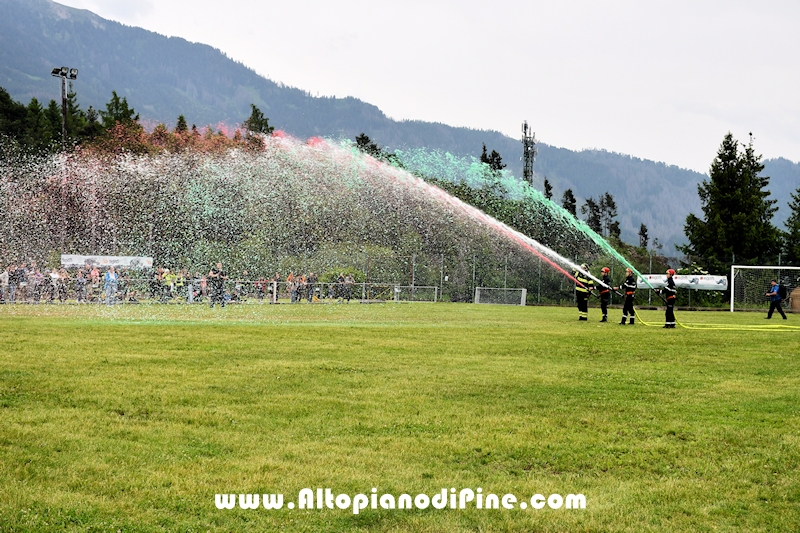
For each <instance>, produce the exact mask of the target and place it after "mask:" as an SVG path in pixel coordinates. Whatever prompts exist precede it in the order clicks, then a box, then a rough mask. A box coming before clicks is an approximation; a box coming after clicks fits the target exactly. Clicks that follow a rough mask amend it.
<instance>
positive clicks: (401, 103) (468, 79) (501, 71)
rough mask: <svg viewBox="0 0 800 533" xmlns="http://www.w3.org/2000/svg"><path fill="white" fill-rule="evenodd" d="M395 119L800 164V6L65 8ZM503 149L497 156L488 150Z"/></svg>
mask: <svg viewBox="0 0 800 533" xmlns="http://www.w3.org/2000/svg"><path fill="white" fill-rule="evenodd" d="M59 3H62V4H65V5H69V6H72V7H78V8H83V9H89V10H91V11H93V12H94V13H97V14H98V15H100V16H102V17H104V18H108V19H111V20H116V21H119V22H122V23H124V24H128V25H131V26H139V27H142V28H145V29H148V30H151V31H155V32H158V33H161V34H163V35H169V36H179V37H183V38H185V39H188V40H189V41H194V42H201V43H205V44H209V45H211V46H214V47H216V48H219V49H220V50H222V51H223V52H225V53H226V54H227V55H228V56H229V57H231V58H233V59H235V60H237V61H240V62H242V63H244V64H245V65H247V66H248V67H250V68H252V69H254V70H255V71H256V72H258V73H259V74H261V75H263V76H265V77H268V78H270V79H272V80H275V81H278V82H283V83H284V84H286V85H290V86H294V87H298V88H301V89H304V90H306V91H309V92H310V93H311V94H314V95H317V94H319V95H320V96H323V95H327V96H331V95H333V96H337V97H344V96H355V97H357V98H360V99H361V100H364V101H366V102H369V103H371V104H374V105H376V106H378V107H379V108H380V109H381V110H383V111H384V112H385V113H386V114H387V115H388V116H390V117H391V118H394V119H418V120H425V121H433V122H443V123H445V124H449V125H452V126H466V127H470V128H478V129H492V130H498V131H501V132H503V133H505V134H507V135H510V136H512V137H515V138H516V137H519V136H520V127H521V123H522V121H523V120H527V121H528V123H529V124H530V125H531V126H532V128H533V130H534V131H535V132H536V136H537V138H538V139H539V140H541V141H543V142H545V143H547V144H550V145H554V146H561V147H565V148H570V149H573V150H580V149H583V148H603V149H606V150H610V151H615V152H622V153H625V154H630V155H633V156H636V157H641V158H645V159H653V160H656V161H663V162H666V163H668V164H673V165H678V166H681V167H684V168H690V169H694V170H698V171H700V172H707V171H708V167H709V165H710V163H711V161H712V160H713V158H714V156H715V155H716V151H717V149H718V148H719V145H720V143H721V142H722V138H723V136H724V135H725V134H726V133H727V132H728V131H730V132H732V133H733V135H734V137H736V138H737V139H739V140H740V141H746V140H747V138H748V134H749V133H750V132H752V133H753V135H754V138H755V148H756V152H757V153H761V154H763V155H764V157H765V158H773V157H786V158H787V159H790V160H792V161H795V162H797V161H800V2H798V1H796V0H792V1H769V0H767V1H759V2H753V1H748V2H743V1H730V0H728V1H703V0H696V1H689V2H683V1H678V2H670V3H658V5H655V4H656V3H654V2H641V1H630V2H621V1H605V2H589V1H586V2H552V1H548V2H542V1H538V0H535V1H533V0H528V1H522V0H517V1H510V0H493V1H491V2H488V1H486V2H478V1H471V0H460V1H456V0H452V1H451V0H424V1H423V0H378V1H374V0H373V1H369V2H368V1H361V0H339V1H338V2H331V1H324V0H306V1H303V2H297V1H293V0H284V1H280V2H279V1H273V0H228V1H224V0H216V1H209V0H157V1H156V0H60V1H59ZM490 148H491V147H490Z"/></svg>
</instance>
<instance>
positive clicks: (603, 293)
mask: <svg viewBox="0 0 800 533" xmlns="http://www.w3.org/2000/svg"><path fill="white" fill-rule="evenodd" d="M600 272H602V273H603V284H602V285H601V286H600V309H601V310H602V311H603V318H602V319H600V322H608V304H609V303H611V278H610V277H609V273H610V272H611V270H610V269H609V268H608V267H603V268H602V269H601V270H600Z"/></svg>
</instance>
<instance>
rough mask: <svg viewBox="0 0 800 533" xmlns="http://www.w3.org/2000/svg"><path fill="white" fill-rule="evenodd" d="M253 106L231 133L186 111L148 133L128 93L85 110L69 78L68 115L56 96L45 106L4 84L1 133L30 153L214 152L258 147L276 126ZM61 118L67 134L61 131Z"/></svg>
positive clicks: (0, 92) (114, 95) (0, 93)
mask: <svg viewBox="0 0 800 533" xmlns="http://www.w3.org/2000/svg"><path fill="white" fill-rule="evenodd" d="M250 107H251V114H250V116H249V117H248V118H247V119H245V120H244V121H243V122H242V128H241V129H237V130H235V131H234V132H233V135H232V136H228V135H227V134H226V133H225V132H223V131H214V129H213V128H211V127H205V128H203V129H202V130H201V129H199V128H198V127H197V126H196V125H195V124H192V126H191V127H189V125H188V122H187V121H186V117H184V116H183V115H179V116H178V118H177V121H176V125H175V128H173V129H172V130H171V131H170V130H169V129H168V128H167V126H166V125H165V124H163V123H161V124H158V125H157V126H156V127H155V128H154V129H153V131H152V132H147V131H145V129H144V127H143V126H142V124H141V123H140V122H139V114H138V113H137V112H136V110H135V109H134V108H133V107H132V106H131V105H130V104H129V103H128V100H127V98H126V97H124V96H123V97H120V96H119V95H118V94H117V92H116V91H112V92H111V98H110V99H109V101H108V103H106V105H105V109H101V110H97V109H94V108H93V107H92V106H89V108H88V109H87V110H83V109H81V108H80V105H79V104H78V101H77V95H76V93H75V91H74V90H73V88H72V84H71V83H70V85H69V91H68V92H67V99H66V114H64V113H63V110H62V106H61V105H60V104H58V103H57V102H56V101H55V100H50V102H49V103H48V104H47V106H43V105H42V103H41V102H39V100H38V99H36V98H32V99H31V101H30V102H29V103H28V104H27V105H25V104H24V103H22V102H17V101H14V99H13V98H11V95H10V94H9V93H8V91H6V90H5V89H4V88H2V87H0V135H3V136H5V137H6V138H8V139H11V140H12V141H13V142H15V143H16V144H17V145H18V146H19V147H20V148H22V149H23V150H28V151H32V152H41V151H49V152H55V151H58V150H61V149H62V148H63V147H66V148H68V149H73V148H76V147H85V148H90V149H94V150H98V151H103V152H112V153H118V152H121V151H127V152H132V153H157V152H159V151H164V150H169V151H180V150H183V149H189V148H195V149H198V150H202V151H213V150H223V149H227V148H231V147H234V146H244V147H249V148H258V147H259V146H260V143H261V141H260V137H259V136H258V135H256V134H269V133H272V131H273V129H274V128H273V127H272V126H270V125H269V119H268V118H267V117H265V116H264V114H263V112H262V111H261V110H260V109H258V107H256V106H255V105H254V104H251V105H250ZM62 123H63V125H64V128H63V129H64V130H65V131H66V138H64V137H63V135H62Z"/></svg>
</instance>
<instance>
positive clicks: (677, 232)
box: [0, 0, 800, 252]
mask: <svg viewBox="0 0 800 533" xmlns="http://www.w3.org/2000/svg"><path fill="white" fill-rule="evenodd" d="M62 65H65V66H68V67H73V68H78V69H79V75H78V77H77V80H75V82H74V84H73V88H74V90H75V92H76V94H77V103H78V104H80V106H81V107H82V109H87V108H88V107H89V106H93V108H94V109H104V106H105V105H106V103H107V102H108V101H109V99H110V98H111V94H112V91H116V92H117V93H118V94H119V95H120V96H121V97H126V98H127V99H128V101H129V102H130V104H131V105H132V106H134V107H135V108H136V111H137V112H138V113H140V115H141V118H142V120H143V122H144V123H151V124H153V125H155V124H156V123H159V122H163V123H165V124H167V125H168V126H169V127H172V126H174V125H175V123H176V120H177V117H178V116H179V115H184V116H185V117H186V120H187V122H188V123H189V124H190V125H191V124H197V125H198V126H199V127H202V126H204V125H208V124H211V125H214V126H215V127H216V126H217V125H218V124H220V123H224V124H227V125H229V126H233V125H236V124H240V123H241V122H242V121H243V120H245V119H246V118H247V117H248V116H249V114H250V104H255V105H257V106H258V107H259V108H260V109H261V110H262V111H263V112H264V114H265V115H266V116H267V117H269V120H270V124H271V125H272V126H274V127H276V128H277V129H281V130H284V131H286V132H288V133H290V134H292V135H295V136H297V137H300V138H307V137H310V136H314V135H318V136H333V137H344V138H349V139H353V138H354V137H355V136H356V135H358V134H359V133H361V132H365V133H367V134H368V135H369V136H370V137H371V138H372V139H374V140H375V141H377V142H379V143H380V144H381V145H382V146H386V147H388V148H390V149H399V148H403V147H427V148H430V149H439V150H443V151H447V152H451V153H453V154H458V155H472V156H475V157H477V156H479V154H480V153H481V147H482V145H483V144H486V145H487V146H488V147H489V149H490V150H496V151H498V152H499V153H500V154H501V155H502V156H503V158H504V162H505V163H506V164H508V170H510V171H511V172H513V173H514V174H515V175H517V176H520V175H521V168H522V165H521V162H520V155H521V151H522V150H521V143H520V142H519V140H518V139H513V138H510V137H508V136H505V135H503V134H501V133H499V132H494V131H481V130H473V129H468V128H454V127H451V126H447V125H444V124H435V123H426V122H420V121H394V120H391V119H389V118H388V117H386V115H385V114H384V113H383V112H382V111H381V110H380V109H379V108H378V107H376V106H375V105H372V104H368V103H365V102H362V101H360V100H357V99H355V98H326V97H321V98H318V97H313V96H311V95H310V94H308V93H307V92H305V91H303V90H301V89H297V88H292V87H286V86H284V85H281V84H278V83H275V82H273V81H271V80H268V79H265V78H263V77H261V76H259V75H257V74H256V73H255V72H254V71H253V70H251V69H249V68H247V67H246V66H244V65H242V64H240V63H237V62H235V61H233V60H231V59H230V58H228V57H227V56H225V54H224V53H222V52H220V51H219V50H216V49H214V48H212V47H210V46H207V45H204V44H198V43H190V42H188V41H186V40H184V39H180V38H168V37H165V36H162V35H158V34H155V33H153V32H149V31H146V30H143V29H140V28H132V27H128V26H124V25H122V24H119V23H116V22H112V21H108V20H105V19H102V18H100V17H98V16H96V15H94V14H92V13H90V12H88V11H85V10H77V9H73V8H68V7H65V6H62V5H60V4H56V3H54V2H51V1H50V0H0V86H2V87H4V88H5V89H6V90H7V91H8V92H9V94H10V95H11V97H13V98H14V99H15V100H17V101H20V102H22V103H25V104H26V105H27V103H28V102H29V101H30V99H31V98H34V97H35V98H37V99H38V100H39V102H41V103H42V105H43V106H45V107H46V103H47V102H48V101H49V100H51V99H59V98H60V86H59V80H57V79H54V78H52V77H51V76H50V71H51V70H52V68H53V67H60V66H62ZM523 119H528V120H529V122H531V124H532V125H533V126H534V129H536V128H535V117H520V123H521V122H522V120H523ZM537 133H538V136H539V137H540V138H544V139H546V138H547V132H541V131H539V132H537ZM725 133H726V132H723V131H720V140H722V137H723V135H724V134H725ZM598 144H602V139H599V140H598ZM713 157H714V154H709V164H710V162H711V160H712V159H713ZM765 163H766V169H765V174H767V175H770V176H772V181H771V184H770V187H771V190H772V191H773V196H774V197H776V198H778V199H779V202H778V207H779V211H778V212H777V214H776V223H778V225H782V223H783V220H785V219H786V217H787V215H788V211H789V210H788V209H787V207H786V203H787V202H788V201H789V200H790V197H789V193H790V192H791V191H794V190H795V188H796V187H797V184H798V183H799V182H800V165H798V164H797V163H792V162H790V161H787V160H785V159H778V160H771V161H766V162H765ZM534 170H535V172H536V173H537V175H538V179H539V186H541V182H542V180H543V178H544V177H545V176H546V177H547V178H548V180H549V182H550V183H551V184H552V185H553V187H554V195H555V197H556V198H560V196H561V194H563V192H564V191H565V190H567V189H572V191H573V192H574V194H575V195H576V196H577V197H578V201H579V203H582V201H583V200H584V199H586V198H589V197H595V198H596V197H598V196H599V195H600V194H602V193H605V192H610V193H611V194H612V195H613V196H614V197H615V199H616V201H617V205H618V207H619V219H620V226H621V229H622V238H623V240H625V241H628V242H636V241H637V237H636V233H637V231H638V229H639V226H640V224H641V223H644V224H645V225H646V226H647V227H648V229H649V233H650V236H651V239H652V238H658V239H659V240H660V241H661V242H662V243H664V244H666V245H667V248H669V249H672V246H671V245H672V244H674V243H678V242H683V241H684V236H683V222H684V220H685V218H686V215H687V214H688V213H689V212H690V211H694V212H697V211H698V209H699V206H700V203H699V199H698V196H697V184H698V183H699V182H700V181H701V180H702V179H703V178H704V175H703V174H700V173H697V172H693V171H689V170H685V169H680V168H677V167H675V166H669V165H666V164H664V163H656V162H653V161H646V160H641V159H637V158H635V157H630V156H627V155H623V154H616V153H611V152H605V151H602V150H586V151H577V152H576V151H573V150H568V149H565V148H555V147H552V146H549V145H547V144H546V143H540V144H539V155H538V158H537V160H536V162H535V164H534ZM664 251H665V252H666V251H667V250H666V249H665V250H664Z"/></svg>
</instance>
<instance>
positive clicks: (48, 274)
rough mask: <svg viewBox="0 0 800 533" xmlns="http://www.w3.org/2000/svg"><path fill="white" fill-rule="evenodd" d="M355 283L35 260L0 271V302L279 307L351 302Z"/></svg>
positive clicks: (311, 276) (343, 278) (346, 278)
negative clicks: (46, 264) (49, 264)
mask: <svg viewBox="0 0 800 533" xmlns="http://www.w3.org/2000/svg"><path fill="white" fill-rule="evenodd" d="M353 285H355V279H354V278H353V276H352V274H345V273H340V274H339V275H338V277H337V278H336V280H335V281H334V282H328V283H327V284H324V283H320V281H319V277H318V276H317V274H315V273H314V272H309V273H308V274H295V273H294V272H290V273H289V274H288V276H286V278H283V277H282V276H281V275H280V273H278V272H276V273H275V275H274V276H273V277H271V278H270V277H266V276H262V277H258V278H257V279H251V277H250V274H249V273H248V271H247V270H244V271H242V272H241V274H240V275H239V276H236V277H231V276H229V275H228V273H227V272H226V271H225V270H224V269H223V268H222V264H221V263H217V265H216V266H215V267H212V268H211V269H210V271H209V272H208V273H207V274H203V273H201V272H199V271H195V272H194V273H190V272H189V270H188V269H186V268H184V269H180V270H170V269H169V268H164V267H158V268H154V269H147V270H127V269H123V268H121V269H119V270H118V269H116V268H115V267H113V266H111V267H108V268H104V269H102V270H101V268H100V267H99V266H98V265H96V264H89V263H87V264H85V265H84V266H83V267H81V268H78V269H67V268H64V267H61V268H53V269H47V268H40V267H39V266H38V265H37V264H36V261H31V262H30V263H27V262H23V263H19V264H11V265H8V266H7V267H6V268H5V269H4V270H3V271H2V272H0V286H1V290H0V303H56V302H59V303H66V302H68V301H74V302H77V303H105V304H107V305H112V304H114V303H120V302H126V303H140V302H142V301H148V302H158V303H170V302H178V303H198V302H204V301H208V302H209V303H210V304H211V306H212V307H213V305H214V304H215V303H219V304H220V305H221V306H222V307H224V306H225V304H226V303H231V302H244V301H247V300H248V299H250V298H254V299H256V300H257V301H259V302H261V303H263V302H264V301H267V302H269V303H277V302H278V300H279V298H280V297H281V296H282V295H284V294H285V295H286V297H288V298H289V300H290V302H291V303H300V302H302V301H305V302H308V303H312V302H318V301H323V300H325V299H328V300H337V301H339V302H348V303H349V302H350V300H351V298H352V297H353Z"/></svg>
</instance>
